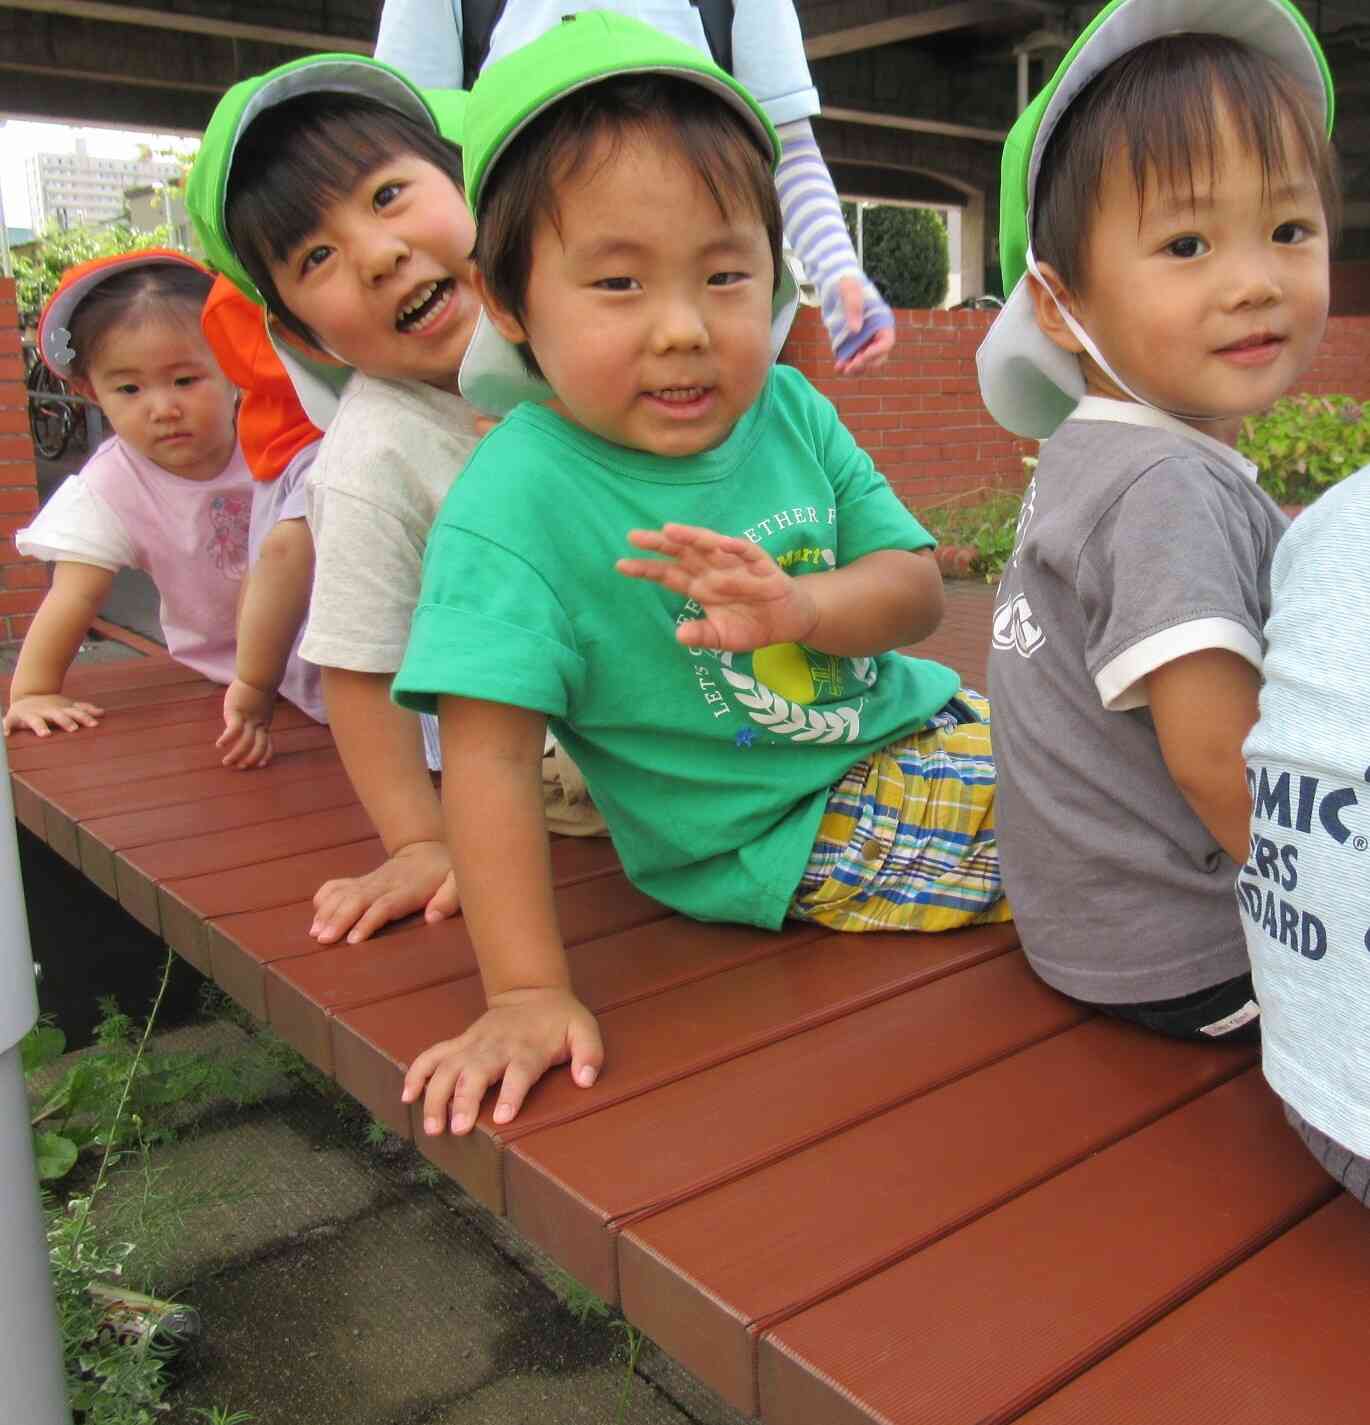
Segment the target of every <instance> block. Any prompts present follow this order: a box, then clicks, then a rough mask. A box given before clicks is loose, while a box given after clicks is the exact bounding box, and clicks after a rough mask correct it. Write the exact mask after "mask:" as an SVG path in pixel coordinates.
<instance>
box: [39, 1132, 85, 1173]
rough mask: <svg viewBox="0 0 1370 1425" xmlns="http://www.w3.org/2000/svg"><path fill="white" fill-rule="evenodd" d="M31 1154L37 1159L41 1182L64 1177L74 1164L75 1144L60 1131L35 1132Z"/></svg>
mask: <svg viewBox="0 0 1370 1425" xmlns="http://www.w3.org/2000/svg"><path fill="white" fill-rule="evenodd" d="M33 1156H34V1157H35V1158H36V1159H37V1160H38V1177H39V1180H40V1181H42V1182H51V1181H52V1179H53V1178H64V1177H66V1175H67V1174H68V1173H69V1172H70V1171H71V1170H72V1169H73V1168H74V1167H75V1166H76V1158H77V1151H76V1144H75V1143H73V1142H72V1141H71V1139H70V1138H64V1137H63V1136H62V1135H61V1134H60V1133H35V1134H34V1135H33Z"/></svg>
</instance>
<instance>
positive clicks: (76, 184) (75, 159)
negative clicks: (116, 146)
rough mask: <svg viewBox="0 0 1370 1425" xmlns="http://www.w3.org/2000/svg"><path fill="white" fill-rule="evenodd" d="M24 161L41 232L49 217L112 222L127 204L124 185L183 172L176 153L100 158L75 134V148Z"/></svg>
mask: <svg viewBox="0 0 1370 1425" xmlns="http://www.w3.org/2000/svg"><path fill="white" fill-rule="evenodd" d="M25 167H26V169H27V177H28V193H29V212H30V221H31V224H32V226H33V227H34V228H35V229H36V230H37V231H39V232H41V231H42V230H43V229H44V228H45V227H47V226H48V224H49V223H56V225H57V226H58V227H59V228H69V227H74V226H76V225H77V224H79V223H92V224H99V223H105V222H109V221H111V220H112V219H114V218H118V217H120V216H122V214H123V213H124V211H125V209H126V208H127V206H128V203H127V201H126V199H125V197H124V192H125V190H126V189H128V188H146V187H148V186H149V185H155V184H162V183H170V182H174V181H176V180H177V179H179V178H180V175H181V165H180V164H179V163H178V162H177V161H176V160H175V159H174V158H101V157H97V156H95V155H92V154H90V153H88V152H87V149H86V141H85V139H84V138H78V139H77V140H76V152H75V153H39V154H34V155H33V157H31V158H30V159H28V161H27V163H26V165H25Z"/></svg>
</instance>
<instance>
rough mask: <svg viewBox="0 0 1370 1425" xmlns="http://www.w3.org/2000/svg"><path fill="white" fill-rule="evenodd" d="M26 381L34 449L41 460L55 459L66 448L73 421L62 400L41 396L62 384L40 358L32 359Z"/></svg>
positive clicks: (55, 391)
mask: <svg viewBox="0 0 1370 1425" xmlns="http://www.w3.org/2000/svg"><path fill="white" fill-rule="evenodd" d="M25 384H26V385H27V386H28V392H29V430H30V432H31V433H32V435H33V445H34V449H36V450H37V452H38V454H39V455H41V456H42V457H43V459H44V460H57V459H59V458H60V457H61V456H62V455H63V454H64V453H65V452H66V448H67V446H68V445H69V444H70V442H71V436H72V431H73V430H74V428H75V424H76V422H75V418H74V416H73V415H72V411H71V407H70V406H69V405H68V404H67V403H66V402H65V401H52V400H44V399H43V397H44V396H49V395H60V394H62V393H63V392H64V391H65V387H64V386H63V384H62V382H61V381H60V380H59V379H58V378H57V377H56V376H54V375H53V374H52V372H51V371H49V370H48V368H47V367H46V366H45V365H44V364H43V362H41V361H38V362H35V363H34V365H33V368H32V369H31V370H30V371H29V374H28V380H27V381H26V382H25Z"/></svg>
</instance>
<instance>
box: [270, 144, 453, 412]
mask: <svg viewBox="0 0 1370 1425" xmlns="http://www.w3.org/2000/svg"><path fill="white" fill-rule="evenodd" d="M474 241H475V225H474V224H473V223H472V221H471V214H470V211H469V210H468V208H467V206H466V202H465V200H464V199H463V197H462V195H461V193H460V191H459V190H458V189H457V187H456V185H455V184H454V183H453V182H452V180H451V179H450V178H448V177H447V175H446V174H445V173H443V172H442V171H441V170H440V169H439V168H436V167H435V166H434V165H433V164H431V163H429V162H428V161H427V160H426V159H423V158H420V157H418V156H417V155H416V154H412V153H406V154H400V155H399V156H398V157H396V158H394V159H392V160H390V161H389V162H387V163H385V164H383V165H382V166H381V167H379V168H376V169H374V170H373V171H372V172H370V173H368V174H366V175H365V176H364V177H362V178H361V179H360V180H359V181H358V182H357V184H356V185H355V186H354V187H353V189H352V191H351V192H350V193H349V194H348V195H347V196H346V197H345V198H342V199H340V200H339V201H338V202H335V203H334V204H333V205H332V206H331V207H330V208H329V209H328V210H327V211H326V212H325V213H324V215H323V217H322V218H321V219H320V221H319V224H318V226H317V227H316V228H315V229H314V231H313V232H311V233H309V234H308V235H307V236H306V237H305V238H304V239H303V240H302V241H300V242H299V243H297V244H296V246H295V247H294V248H293V249H292V250H291V251H290V252H289V253H288V254H287V255H286V258H285V260H284V261H282V262H272V263H270V268H271V275H272V279H273V280H274V281H275V283H276V286H277V290H278V291H279V293H280V296H281V300H282V301H283V302H284V303H285V304H286V306H287V307H289V308H290V310H291V312H293V313H294V315H295V316H296V317H298V318H299V319H300V320H301V321H302V322H304V323H305V325H306V326H308V327H309V328H311V330H313V332H314V333H315V334H316V335H317V337H318V339H319V342H320V344H321V345H323V346H324V347H325V348H326V349H327V350H328V351H330V352H331V353H332V354H333V355H334V356H337V357H339V358H340V359H341V360H342V361H344V362H346V363H347V364H348V365H349V366H355V367H356V368H357V369H358V370H360V371H365V372H366V373H367V374H368V375H371V376H383V377H389V378H390V379H392V380H415V381H426V382H427V383H428V384H429V385H432V386H441V387H443V388H445V389H447V390H452V391H455V390H456V389H457V369H458V367H460V365H461V359H462V357H463V356H464V355H465V354H466V347H467V344H468V343H469V342H470V340H471V333H472V330H473V329H474V327H475V321H476V315H477V313H478V311H479V302H478V299H477V297H476V294H475V292H474V290H473V288H472V286H471V267H470V264H469V262H468V258H469V256H470V252H471V245H472V243H473V242H474Z"/></svg>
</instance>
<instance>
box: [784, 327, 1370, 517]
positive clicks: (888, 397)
mask: <svg viewBox="0 0 1370 1425" xmlns="http://www.w3.org/2000/svg"><path fill="white" fill-rule="evenodd" d="M993 317H994V313H993V312H940V311H900V312H896V313H895V318H896V321H897V323H898V326H897V331H898V342H897V344H896V346H895V349H894V354H893V356H892V357H891V359H890V360H889V361H887V362H886V363H885V365H884V366H882V367H881V368H880V369H879V371H877V372H875V373H874V374H872V375H869V376H866V375H861V376H855V377H848V376H839V375H837V373H836V371H835V370H834V369H833V360H832V349H831V347H830V346H829V345H828V334H827V332H826V331H825V330H824V328H823V323H822V321H821V320H820V319H819V316H818V313H817V311H816V310H815V309H814V308H812V307H805V308H803V309H801V311H800V313H799V316H798V317H797V318H796V320H795V324H794V328H793V330H792V331H791V332H790V338H789V340H788V341H787V342H786V343H785V349H784V351H783V352H781V356H780V359H781V360H782V361H786V362H788V363H789V364H790V365H791V366H797V367H798V368H799V369H800V370H801V371H802V372H803V373H804V374H805V375H806V376H807V377H808V378H809V380H810V381H812V382H813V383H814V385H815V386H817V387H818V389H819V390H820V391H822V392H823V394H824V395H825V396H827V397H828V398H829V399H830V400H831V401H832V402H833V403H834V404H835V405H836V406H837V409H838V411H839V412H840V413H841V416H842V419H843V420H844V421H845V422H846V424H847V426H848V427H849V428H850V429H851V431H852V433H853V434H854V435H855V436H856V438H857V440H858V441H859V442H860V443H861V444H862V445H863V446H864V447H865V448H866V449H867V450H868V451H869V452H870V453H871V456H872V458H873V459H874V460H875V463H876V465H877V466H879V468H880V470H881V471H882V473H883V474H884V475H885V477H886V478H887V479H888V480H889V482H890V484H891V485H893V486H894V488H895V490H896V491H897V493H898V494H899V497H900V498H901V499H902V500H903V501H904V503H905V504H906V505H908V506H909V507H910V508H911V509H915V510H918V509H924V508H926V507H927V506H929V505H935V504H941V503H942V502H943V501H945V500H947V499H948V498H949V497H950V498H955V497H957V496H960V497H963V498H965V499H967V500H969V498H970V497H971V496H972V495H973V494H974V492H976V491H983V490H986V489H1006V488H1011V489H1021V488H1022V486H1023V467H1022V457H1023V456H1024V455H1031V454H1033V453H1034V451H1035V450H1036V442H1035V441H1026V440H1015V439H1014V438H1013V437H1012V436H1010V435H1009V433H1008V432H1007V431H1005V430H1003V429H1001V428H1000V427H999V426H997V425H995V423H994V422H993V421H992V420H991V419H990V415H989V412H988V411H987V410H985V408H984V406H983V405H982V404H981V402H980V388H979V384H978V383H977V381H976V377H975V348H976V347H977V346H978V345H979V344H980V340H981V338H982V337H983V336H984V333H985V331H986V330H987V329H988V327H989V324H990V322H991V321H992V320H993ZM1300 389H1302V390H1305V391H1312V392H1315V393H1317V394H1319V395H1334V394H1345V395H1351V396H1356V397H1359V398H1361V399H1368V400H1370V317H1333V318H1331V320H1330V321H1329V322H1328V326H1327V336H1326V338H1325V339H1324V341H1323V345H1322V349H1321V350H1320V351H1319V353H1318V357H1317V360H1316V361H1315V362H1314V364H1313V366H1312V368H1311V369H1310V371H1309V372H1308V375H1307V376H1306V377H1305V378H1304V380H1303V381H1302V382H1301V383H1300Z"/></svg>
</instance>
